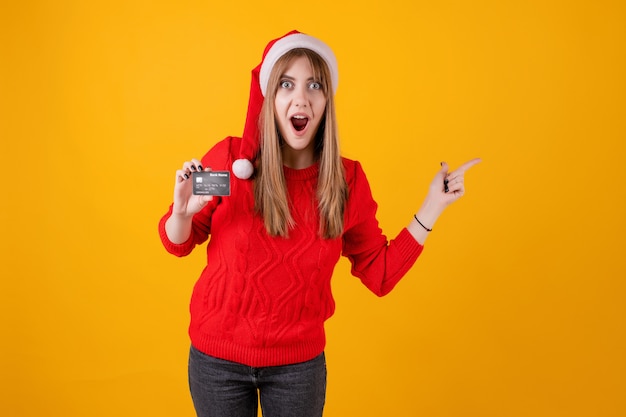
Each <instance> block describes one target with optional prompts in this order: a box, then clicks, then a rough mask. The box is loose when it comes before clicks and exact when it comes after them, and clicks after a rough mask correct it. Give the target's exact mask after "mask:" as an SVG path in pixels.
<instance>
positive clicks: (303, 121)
mask: <svg viewBox="0 0 626 417" xmlns="http://www.w3.org/2000/svg"><path fill="white" fill-rule="evenodd" d="M308 123H309V118H308V117H306V116H302V115H299V114H298V115H295V116H293V117H292V118H291V124H292V125H293V128H294V129H296V131H298V132H300V131H302V130H304V128H305V127H306V125H307V124H308Z"/></svg>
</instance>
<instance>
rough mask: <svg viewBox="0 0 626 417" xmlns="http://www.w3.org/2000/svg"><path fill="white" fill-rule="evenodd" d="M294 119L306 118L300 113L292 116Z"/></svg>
mask: <svg viewBox="0 0 626 417" xmlns="http://www.w3.org/2000/svg"><path fill="white" fill-rule="evenodd" d="M293 118H294V119H306V116H302V115H300V114H296V115H295V116H293Z"/></svg>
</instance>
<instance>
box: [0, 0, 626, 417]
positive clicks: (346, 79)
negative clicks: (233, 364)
mask: <svg viewBox="0 0 626 417" xmlns="http://www.w3.org/2000/svg"><path fill="white" fill-rule="evenodd" d="M261 3H262V2H257V1H246V2H221V1H220V2H212V1H137V0H129V1H122V0H114V1H104V0H98V1H23V2H17V1H15V2H13V1H7V0H4V1H3V2H2V5H1V6H0V27H1V29H0V36H1V37H0V48H1V49H0V68H1V70H0V71H1V72H0V103H1V104H0V106H1V107H0V140H1V144H2V148H1V152H0V155H1V156H0V169H1V172H0V174H1V177H0V178H1V181H2V190H1V192H2V198H1V200H0V201H2V209H1V216H2V217H1V219H0V221H1V223H0V224H1V225H2V235H1V236H2V238H1V239H0V242H1V243H0V244H1V245H2V246H1V247H0V253H1V256H2V262H1V266H0V268H1V269H0V273H1V287H0V317H1V318H0V324H1V329H0V330H1V333H2V339H1V345H0V349H1V351H0V366H1V369H0V371H1V372H0V384H1V386H0V415H2V416H7V417H9V416H10V417H18V416H43V415H48V416H50V415H54V416H65V417H72V416H116V417H122V416H192V415H193V409H192V406H191V401H190V399H189V394H188V390H187V383H186V360H187V350H188V346H189V342H188V339H187V334H186V330H187V321H188V312H187V306H188V300H189V296H190V293H191V287H192V285H193V283H194V281H195V279H196V277H197V276H198V275H199V273H200V269H201V267H202V265H203V262H204V259H203V249H200V250H197V251H196V252H195V253H194V254H192V255H191V256H190V257H188V258H184V259H177V258H175V257H173V256H170V255H168V254H167V253H166V252H165V251H164V249H163V248H162V247H161V243H160V242H159V239H158V235H157V222H158V220H159V218H160V216H161V215H162V214H163V213H164V212H165V210H166V209H167V206H168V205H169V203H170V200H171V195H172V186H173V178H174V171H175V170H176V169H177V168H178V167H179V166H180V165H181V164H182V162H183V161H185V160H187V159H189V158H191V157H200V156H202V155H203V154H204V152H205V151H206V150H207V149H208V148H209V147H210V146H211V145H212V144H213V143H215V142H216V141H217V140H219V139H221V138H223V137H224V136H227V135H239V134H240V133H241V131H242V129H243V123H244V120H245V110H246V106H247V95H248V87H249V73H250V69H251V68H252V67H253V66H255V65H256V64H257V63H258V61H259V60H260V57H261V52H262V49H263V47H264V46H265V44H266V42H267V41H268V40H270V39H272V38H275V37H277V36H280V35H282V34H284V33H285V32H287V31H288V30H291V29H294V28H297V29H299V30H301V31H304V32H307V33H310V34H313V35H315V36H318V37H320V38H322V39H324V40H325V41H326V42H327V43H329V44H330V45H331V47H332V48H333V49H334V50H335V52H336V54H337V57H338V60H339V64H340V82H339V90H338V94H337V103H338V116H339V121H340V134H341V139H342V147H343V150H344V154H345V155H346V156H348V157H350V158H354V159H358V160H360V161H361V162H362V163H363V165H364V167H365V169H366V172H367V174H368V176H369V179H370V181H371V186H372V189H373V192H374V195H375V197H376V199H377V200H378V202H379V205H380V210H379V218H380V222H381V225H382V226H383V228H384V230H385V232H386V233H387V234H388V235H389V236H394V235H395V233H396V232H397V231H398V230H399V229H400V228H401V227H403V226H404V225H406V224H407V223H408V222H409V221H410V219H411V216H412V214H413V212H414V211H415V210H417V208H418V207H419V204H420V202H421V200H422V198H423V197H424V195H425V192H426V189H427V186H428V184H429V182H430V180H431V178H432V176H433V175H434V174H435V172H436V171H437V170H438V168H439V162H440V161H441V160H447V161H448V162H449V163H450V165H451V166H453V167H454V166H458V165H459V164H460V163H462V162H464V161H465V160H467V159H469V158H472V157H475V156H480V157H482V158H483V160H484V161H483V163H482V164H480V165H478V166H476V167H475V168H473V169H472V170H471V171H469V172H468V174H467V178H466V180H467V195H466V197H465V198H464V199H462V200H461V201H459V202H458V203H456V204H455V205H454V206H452V207H451V208H450V209H449V210H448V211H447V212H446V213H444V215H443V216H442V218H441V219H440V221H439V222H438V223H437V225H436V227H435V231H434V232H432V234H431V236H430V238H429V240H428V242H427V246H426V249H425V251H424V253H423V257H422V258H421V259H420V260H419V261H418V264H417V265H416V266H415V267H414V269H413V270H411V272H410V273H409V274H408V275H407V276H406V278H405V279H404V280H403V281H402V282H401V283H400V284H399V286H398V287H397V288H396V290H395V291H394V292H392V293H391V294H390V295H389V296H387V297H385V298H383V299H378V298H376V297H375V296H373V295H372V294H370V293H369V292H367V290H366V289H365V287H363V286H362V285H361V284H360V283H359V282H358V280H356V279H354V278H352V277H351V276H350V275H349V269H348V265H347V263H346V262H345V261H342V262H341V263H340V264H339V266H338V267H337V273H336V275H335V277H334V280H333V286H334V291H335V296H336V300H337V304H338V309H337V313H336V315H335V317H333V318H332V319H331V320H330V321H329V322H328V325H327V329H328V339H329V342H328V348H327V358H328V366H329V386H328V398H327V407H326V412H325V416H327V417H340V416H341V417H343V416H364V417H366V416H434V417H439V416H441V417H452V416H454V417H457V416H494V417H495V416H514V417H516V416H568V417H571V416H601V417H610V416H624V415H626V396H625V395H624V392H626V302H625V301H626V285H625V283H624V281H625V278H626V261H625V259H626V257H625V256H624V249H625V248H626V237H625V232H626V224H625V223H626V222H625V218H626V192H625V187H626V184H625V181H626V172H625V167H624V164H625V162H626V6H625V4H624V3H623V2H622V1H609V0H598V1H549V0H548V1H541V0H530V1H521V0H520V1H509V2H506V1H495V0H492V1H490V0H476V1H445V2H437V1H422V0H418V1H414V0H411V1H409V0H406V1H400V0H387V1H372V2H365V3H363V2H339V1H336V0H334V1H327V0H320V1H317V2H304V3H302V2H280V1H272V2H266V3H265V4H261Z"/></svg>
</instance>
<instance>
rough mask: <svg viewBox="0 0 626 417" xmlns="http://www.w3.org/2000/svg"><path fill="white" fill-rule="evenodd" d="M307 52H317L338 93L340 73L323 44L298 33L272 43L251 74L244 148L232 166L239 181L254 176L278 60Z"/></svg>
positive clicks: (291, 33)
mask: <svg viewBox="0 0 626 417" xmlns="http://www.w3.org/2000/svg"><path fill="white" fill-rule="evenodd" d="M297 48H304V49H310V50H312V51H313V52H316V53H317V54H318V55H319V56H320V57H322V59H323V60H324V62H326V65H327V66H328V69H329V71H330V76H331V84H332V87H333V94H334V92H335V91H336V90H337V82H338V73H337V59H336V58H335V54H334V53H333V51H332V50H331V49H330V48H329V47H328V45H326V44H325V43H324V42H322V41H321V40H319V39H317V38H314V37H312V36H309V35H306V34H304V33H300V32H298V31H296V30H294V31H291V32H289V33H287V34H286V35H284V36H282V37H280V38H277V39H274V40H272V41H270V43H268V44H267V46H266V47H265V51H264V52H263V59H262V61H261V63H260V64H259V65H257V66H256V67H255V68H254V69H253V70H252V81H251V83H250V100H249V101H248V114H247V116H246V125H245V128H244V131H243V136H242V141H241V148H240V149H239V156H238V159H237V160H235V161H234V162H233V167H232V168H233V174H234V175H235V176H236V177H237V178H241V179H248V178H250V177H251V176H252V174H253V173H254V165H253V162H254V159H255V158H256V155H257V153H258V151H259V146H260V144H259V115H260V114H261V108H262V107H263V100H264V98H265V93H266V91H267V83H268V81H269V78H270V73H271V72H272V68H274V65H275V64H276V61H278V59H279V58H280V57H281V56H283V55H285V54H286V53H287V52H289V51H291V50H292V49H297Z"/></svg>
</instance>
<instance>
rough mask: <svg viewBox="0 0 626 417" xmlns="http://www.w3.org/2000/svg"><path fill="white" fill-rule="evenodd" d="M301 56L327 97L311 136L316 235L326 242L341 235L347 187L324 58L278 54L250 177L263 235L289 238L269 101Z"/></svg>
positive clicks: (286, 203)
mask: <svg viewBox="0 0 626 417" xmlns="http://www.w3.org/2000/svg"><path fill="white" fill-rule="evenodd" d="M302 56H304V57H306V58H307V59H308V60H309V63H310V64H311V68H313V73H314V77H315V78H316V79H318V80H320V82H321V84H322V88H323V91H324V94H325V95H326V109H325V112H324V117H323V119H322V121H321V122H320V125H319V127H318V131H317V132H316V135H315V156H316V158H317V159H318V160H319V165H320V168H319V176H318V182H317V201H318V211H319V218H320V230H319V235H320V236H321V237H323V238H325V239H332V238H337V237H339V236H341V234H342V233H343V218H344V210H345V205H346V200H347V198H348V186H347V184H346V179H345V175H344V169H343V164H342V162H341V155H340V151H339V138H338V134H337V120H336V117H335V101H334V98H333V91H332V86H331V84H330V79H331V78H330V71H329V70H328V66H327V65H326V63H325V62H324V60H323V59H322V58H321V57H320V56H319V55H318V54H316V53H315V52H313V51H311V50H309V49H301V48H298V49H293V50H291V51H289V52H287V53H286V54H285V55H283V56H282V57H281V58H280V59H278V61H277V62H276V64H275V65H274V67H273V68H272V72H271V74H270V78H269V82H268V86H267V93H266V96H265V100H264V102H263V108H262V110H261V117H260V118H259V119H260V120H259V123H260V126H259V131H260V136H261V137H260V144H261V150H260V156H259V161H258V162H259V163H258V167H257V175H256V178H255V186H254V195H255V207H256V210H257V211H258V212H259V213H261V215H262V216H263V220H264V222H265V228H266V230H267V232H268V234H270V235H272V236H283V237H287V236H288V235H289V229H291V228H293V227H294V226H295V222H294V220H293V217H292V216H291V212H290V210H289V196H288V195H287V185H286V182H285V175H284V172H283V157H282V152H281V145H282V139H281V137H280V133H279V131H278V126H277V124H276V118H275V113H276V112H275V107H274V102H275V98H276V91H277V90H278V84H279V82H280V79H281V77H282V76H283V74H284V73H285V71H286V70H287V67H288V66H289V65H290V64H291V62H292V61H293V60H294V59H295V58H298V57H302Z"/></svg>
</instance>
